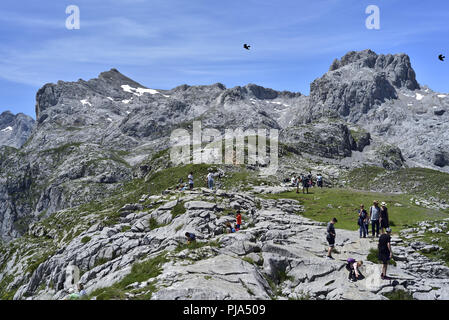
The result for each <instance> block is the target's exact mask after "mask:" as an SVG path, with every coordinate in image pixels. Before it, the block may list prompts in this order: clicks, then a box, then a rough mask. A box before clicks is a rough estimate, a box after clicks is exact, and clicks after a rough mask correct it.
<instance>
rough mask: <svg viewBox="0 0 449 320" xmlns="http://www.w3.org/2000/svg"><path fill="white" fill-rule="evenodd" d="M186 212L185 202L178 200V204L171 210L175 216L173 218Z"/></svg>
mask: <svg viewBox="0 0 449 320" xmlns="http://www.w3.org/2000/svg"><path fill="white" fill-rule="evenodd" d="M185 212H186V208H185V207H184V203H183V202H178V203H177V204H176V206H174V208H173V209H172V211H171V215H172V217H173V219H174V218H175V217H177V216H180V215H182V214H184V213H185Z"/></svg>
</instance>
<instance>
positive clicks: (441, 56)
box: [438, 54, 446, 61]
mask: <svg viewBox="0 0 449 320" xmlns="http://www.w3.org/2000/svg"><path fill="white" fill-rule="evenodd" d="M444 58H446V57H445V56H443V55H442V54H440V55H439V56H438V59H440V60H441V61H444Z"/></svg>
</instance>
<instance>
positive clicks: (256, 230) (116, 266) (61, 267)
mask: <svg viewBox="0 0 449 320" xmlns="http://www.w3.org/2000/svg"><path fill="white" fill-rule="evenodd" d="M206 191H207V190H204V191H203V190H201V189H199V190H194V191H186V192H185V193H182V194H177V193H171V194H168V195H166V196H163V197H160V196H159V197H158V199H156V198H155V197H154V199H153V200H152V201H153V202H157V201H162V202H163V205H162V206H159V207H158V208H156V209H150V210H145V209H144V211H138V210H140V209H141V208H142V205H141V204H128V205H127V206H126V208H125V207H123V210H122V212H126V211H127V210H134V209H135V210H136V211H135V212H131V213H129V214H127V215H126V216H122V217H121V218H120V221H118V222H117V224H115V225H109V226H105V225H104V224H103V223H101V222H100V223H99V222H98V220H97V217H96V216H95V215H94V216H90V217H89V216H86V219H88V220H86V221H85V222H89V221H91V222H92V224H90V223H88V224H89V225H90V227H87V228H85V229H84V231H82V232H80V233H78V235H77V236H75V237H74V238H72V240H70V241H69V242H68V243H66V244H60V246H59V248H58V249H57V250H56V251H54V253H53V254H51V255H50V257H49V258H47V259H46V260H45V261H43V262H40V263H39V264H38V265H37V266H36V267H35V269H34V271H33V272H32V274H27V273H23V272H22V273H20V272H18V271H19V270H29V268H30V266H29V263H30V261H32V260H33V259H29V257H28V256H27V254H28V252H29V251H30V250H29V248H27V247H25V248H23V250H22V252H27V253H26V254H25V256H19V255H17V253H15V254H16V255H17V256H16V257H15V258H14V259H15V260H17V262H16V263H15V267H16V268H15V269H14V268H12V267H10V268H9V269H8V270H9V271H12V270H16V271H17V272H18V273H16V274H15V276H14V277H13V278H14V281H11V282H10V284H9V286H8V288H10V289H12V288H14V287H16V289H17V291H16V292H15V294H14V298H15V299H25V298H26V299H64V298H65V297H66V295H67V290H68V288H70V287H72V286H73V285H74V284H72V283H71V279H74V281H76V279H75V278H76V277H75V278H74V276H73V274H76V272H78V270H79V272H80V278H79V282H80V283H82V284H83V285H84V286H85V288H86V290H87V292H88V293H89V294H92V297H94V296H95V295H98V294H100V293H101V292H102V288H103V289H105V288H108V287H110V286H112V285H114V284H117V283H120V281H121V280H123V279H124V278H125V277H126V276H127V275H128V274H129V273H130V272H132V270H133V268H132V266H133V265H134V264H136V263H137V264H138V263H145V261H147V262H148V261H156V260H157V259H159V260H158V261H160V263H159V267H160V270H159V272H157V273H155V274H153V275H148V279H146V280H142V281H138V282H134V283H130V284H128V285H127V286H126V287H121V288H122V289H119V290H122V291H123V292H121V294H122V295H123V297H124V298H125V299H137V298H139V297H143V296H144V295H145V296H146V297H151V299H217V300H218V299H220V300H223V299H225V300H226V299H233V300H235V299H271V298H277V299H287V298H288V299H312V300H324V299H328V300H335V299H352V300H366V299H369V300H373V299H374V300H379V299H386V298H385V296H384V294H385V293H388V292H391V291H393V290H405V291H408V292H410V293H411V294H413V296H414V297H415V298H416V299H429V298H430V297H434V298H436V299H445V298H447V295H446V294H447V288H448V286H449V282H448V281H447V280H446V278H447V276H445V275H446V273H448V270H449V268H447V267H446V266H444V265H442V264H440V263H435V262H429V261H428V259H427V258H426V257H424V256H423V255H421V254H420V253H419V250H423V249H424V250H425V248H426V244H423V245H421V244H419V243H415V244H414V243H412V244H411V247H408V246H406V244H405V243H404V241H403V240H402V239H400V238H393V241H392V244H393V248H394V249H393V250H394V253H395V260H396V261H397V265H396V266H395V267H394V266H391V267H389V275H390V276H391V277H393V278H394V279H395V280H394V281H385V280H381V279H380V277H379V274H380V265H378V264H374V263H372V262H369V261H366V257H367V255H368V253H369V250H370V249H371V248H375V247H376V245H377V240H376V239H373V240H371V239H359V237H358V233H357V232H353V231H345V230H339V229H337V242H336V250H337V252H338V253H335V254H334V257H335V258H336V259H335V260H327V259H326V258H325V254H326V249H327V245H326V241H325V226H324V224H323V223H320V222H316V221H313V220H310V219H307V218H304V217H302V216H301V215H300V213H301V212H302V211H303V210H304V208H303V207H302V206H301V205H300V204H299V202H298V201H296V200H293V199H279V200H267V199H264V198H258V197H257V196H255V195H254V194H250V193H242V192H239V193H229V192H226V191H224V190H218V191H219V192H218V191H217V192H216V193H215V195H214V196H209V193H206ZM142 198H143V197H142ZM179 202H181V203H184V207H185V208H186V211H185V213H183V214H181V215H176V216H173V215H172V214H171V210H172V209H173V208H174V206H173V204H174V203H179ZM231 203H234V204H238V206H239V207H241V208H244V209H245V211H244V216H243V218H244V224H243V228H242V230H240V231H238V232H236V233H230V234H229V233H224V225H225V223H226V222H227V221H234V219H235V218H234V216H233V215H228V214H226V213H225V212H224V211H222V210H223V208H226V207H229V206H231ZM170 208H171V209H170ZM65 215H67V213H65ZM149 219H154V220H156V221H158V226H157V227H154V226H153V227H149V226H148V225H146V226H145V223H144V224H143V228H140V227H139V228H134V227H132V228H129V226H135V225H137V224H139V223H140V222H145V221H148V220H149ZM127 226H128V228H126V227H127ZM438 227H439V228H440V229H441V232H443V229H447V224H446V225H444V226H443V225H439V226H438ZM46 228H48V226H47V227H44V226H40V227H37V225H36V226H35V227H33V228H32V231H31V233H30V235H31V234H32V235H33V236H42V235H44V234H46V232H45V229H46ZM428 229H430V225H429V227H428ZM186 231H187V232H194V233H195V234H196V235H197V244H198V245H196V246H193V247H191V248H190V247H189V246H186V245H185V244H184V241H185V240H184V233H185V232H186ZM404 234H407V233H404ZM31 239H32V238H31ZM25 246H28V247H30V248H31V247H32V241H29V242H28V244H27V245H25ZM436 250H438V248H437V249H436ZM161 257H163V258H161ZM348 257H353V258H355V259H361V260H364V262H365V263H364V267H363V268H362V269H361V273H362V274H363V276H364V278H363V279H362V280H359V281H357V282H354V283H351V282H348V280H347V271H346V269H345V268H344V266H345V263H346V259H347V258H348ZM420 262H424V264H422V265H421V266H420V265H419V263H420ZM68 271H70V272H68ZM74 271H76V272H75V273H74ZM0 272H1V271H0ZM4 272H5V271H3V277H4V276H5V275H6V274H5V273H4ZM9 276H11V275H9ZM430 283H432V287H429V286H430ZM445 292H446V293H445Z"/></svg>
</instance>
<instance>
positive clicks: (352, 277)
mask: <svg viewBox="0 0 449 320" xmlns="http://www.w3.org/2000/svg"><path fill="white" fill-rule="evenodd" d="M362 265H363V261H356V260H355V259H354V258H349V259H348V260H347V263H346V270H348V271H349V276H348V280H349V281H350V282H354V281H357V280H358V279H359V277H360V276H361V275H360V272H359V269H358V268H360V267H361V266H362Z"/></svg>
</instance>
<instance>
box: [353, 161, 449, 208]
mask: <svg viewBox="0 0 449 320" xmlns="http://www.w3.org/2000/svg"><path fill="white" fill-rule="evenodd" d="M345 179H346V180H347V182H348V186H351V187H352V188H355V189H360V190H376V191H378V190H388V191H396V190H401V191H402V192H406V193H408V194H409V195H416V196H419V197H424V198H427V197H435V198H438V199H441V200H445V201H446V202H449V174H448V173H444V172H440V171H436V170H431V169H425V168H403V169H400V170H397V171H388V170H385V169H383V168H378V167H370V166H365V167H362V168H358V169H354V170H352V171H350V172H349V173H348V174H347V175H346V177H345Z"/></svg>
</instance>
